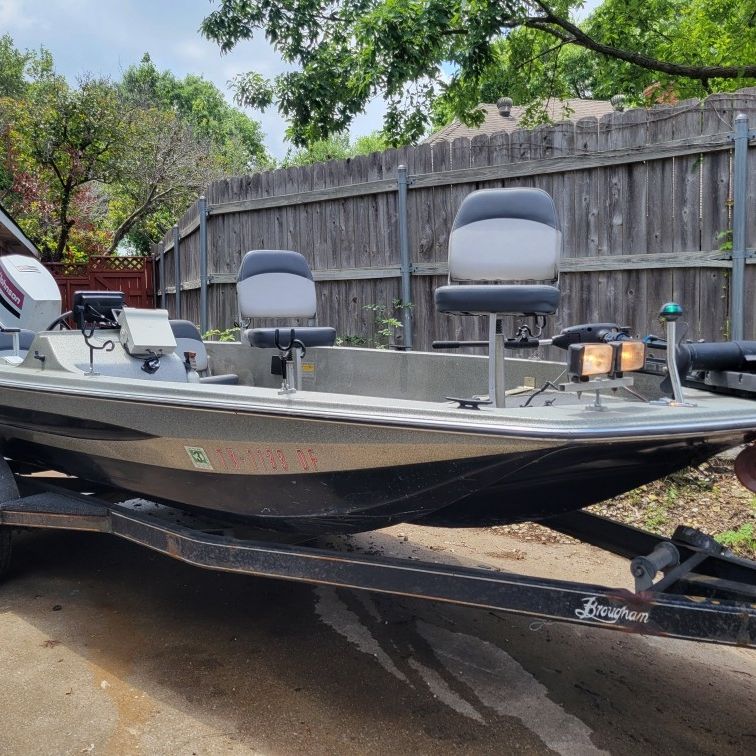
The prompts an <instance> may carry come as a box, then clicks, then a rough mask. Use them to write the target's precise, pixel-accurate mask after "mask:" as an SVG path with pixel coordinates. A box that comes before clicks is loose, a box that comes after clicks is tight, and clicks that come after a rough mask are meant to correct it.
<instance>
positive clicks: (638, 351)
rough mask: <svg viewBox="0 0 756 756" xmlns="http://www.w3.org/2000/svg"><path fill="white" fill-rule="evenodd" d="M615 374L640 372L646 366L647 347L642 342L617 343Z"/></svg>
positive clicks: (615, 344)
mask: <svg viewBox="0 0 756 756" xmlns="http://www.w3.org/2000/svg"><path fill="white" fill-rule="evenodd" d="M613 346H614V348H615V350H616V352H617V354H616V356H615V361H614V372H615V373H629V372H632V371H633V370H640V369H641V368H642V367H643V366H644V365H645V364H646V345H645V344H644V343H643V342H642V341H615V342H613Z"/></svg>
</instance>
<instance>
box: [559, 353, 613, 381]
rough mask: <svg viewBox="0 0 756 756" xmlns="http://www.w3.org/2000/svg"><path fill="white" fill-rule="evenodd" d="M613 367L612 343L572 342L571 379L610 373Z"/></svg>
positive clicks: (569, 365)
mask: <svg viewBox="0 0 756 756" xmlns="http://www.w3.org/2000/svg"><path fill="white" fill-rule="evenodd" d="M613 368H614V349H613V348H612V346H611V344H570V349H569V352H568V356H567V372H568V373H569V376H570V379H571V380H582V379H587V378H590V377H591V376H594V375H609V373H611V372H612V369H613Z"/></svg>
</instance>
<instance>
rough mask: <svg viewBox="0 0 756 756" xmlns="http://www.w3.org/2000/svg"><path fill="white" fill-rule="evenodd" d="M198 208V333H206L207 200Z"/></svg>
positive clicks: (203, 199)
mask: <svg viewBox="0 0 756 756" xmlns="http://www.w3.org/2000/svg"><path fill="white" fill-rule="evenodd" d="M197 204H198V208H199V268H200V312H199V315H200V333H202V334H205V333H206V332H207V198H206V197H204V196H202V197H200V198H199V201H198V203H197Z"/></svg>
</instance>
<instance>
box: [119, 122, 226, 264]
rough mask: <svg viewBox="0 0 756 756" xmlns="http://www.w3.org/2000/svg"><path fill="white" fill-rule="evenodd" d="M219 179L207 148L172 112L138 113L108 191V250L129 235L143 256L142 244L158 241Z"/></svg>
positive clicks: (204, 142)
mask: <svg viewBox="0 0 756 756" xmlns="http://www.w3.org/2000/svg"><path fill="white" fill-rule="evenodd" d="M220 175H221V170H220V168H219V166H218V165H217V163H216V162H215V160H214V159H213V156H212V151H211V149H210V145H209V144H208V143H207V142H206V141H205V140H201V139H197V137H196V136H195V135H194V133H193V132H192V130H191V128H190V127H189V126H187V125H186V124H185V123H183V122H182V121H181V120H180V119H179V118H178V116H177V115H176V114H175V113H171V112H166V111H162V110H158V109H156V108H150V109H147V110H140V111H139V114H138V118H136V119H134V120H133V122H132V124H131V128H130V133H129V136H128V149H127V150H125V151H124V153H123V155H122V156H121V159H120V161H119V165H118V178H117V181H113V182H112V183H111V184H110V185H109V186H108V187H107V190H106V191H107V196H108V200H109V221H110V223H109V225H110V227H111V228H112V237H111V239H110V244H109V247H108V251H109V252H114V251H115V249H116V248H117V247H118V245H119V244H120V243H121V242H122V241H123V240H124V239H125V238H126V237H127V236H128V235H129V234H131V233H132V232H135V236H134V238H133V239H131V241H132V245H133V246H135V247H137V248H138V249H140V251H146V249H144V246H145V241H146V240H147V239H150V241H151V240H154V238H158V237H160V236H162V235H163V233H165V231H166V230H167V229H168V228H170V226H171V225H172V223H173V219H174V218H176V217H177V216H178V214H179V213H180V212H181V211H182V209H183V208H184V207H186V205H187V204H189V202H191V200H192V199H193V198H194V197H196V196H197V195H198V194H199V193H200V192H201V191H202V190H203V189H204V188H205V187H206V186H207V185H208V184H209V183H210V182H211V181H212V180H213V179H215V178H218V177H219V176H220ZM150 237H152V238H150ZM146 246H147V247H148V246H149V243H147V245H146Z"/></svg>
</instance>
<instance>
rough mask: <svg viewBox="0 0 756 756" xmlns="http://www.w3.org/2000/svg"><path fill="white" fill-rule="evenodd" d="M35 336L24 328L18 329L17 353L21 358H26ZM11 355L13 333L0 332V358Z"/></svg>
mask: <svg viewBox="0 0 756 756" xmlns="http://www.w3.org/2000/svg"><path fill="white" fill-rule="evenodd" d="M36 335H37V334H36V333H35V332H34V331H30V330H28V329H26V328H21V329H19V332H18V353H19V356H21V357H26V353H27V352H28V351H29V349H30V348H31V345H32V341H34V337H35V336H36ZM12 354H13V332H12V331H0V357H7V356H8V355H12Z"/></svg>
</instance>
